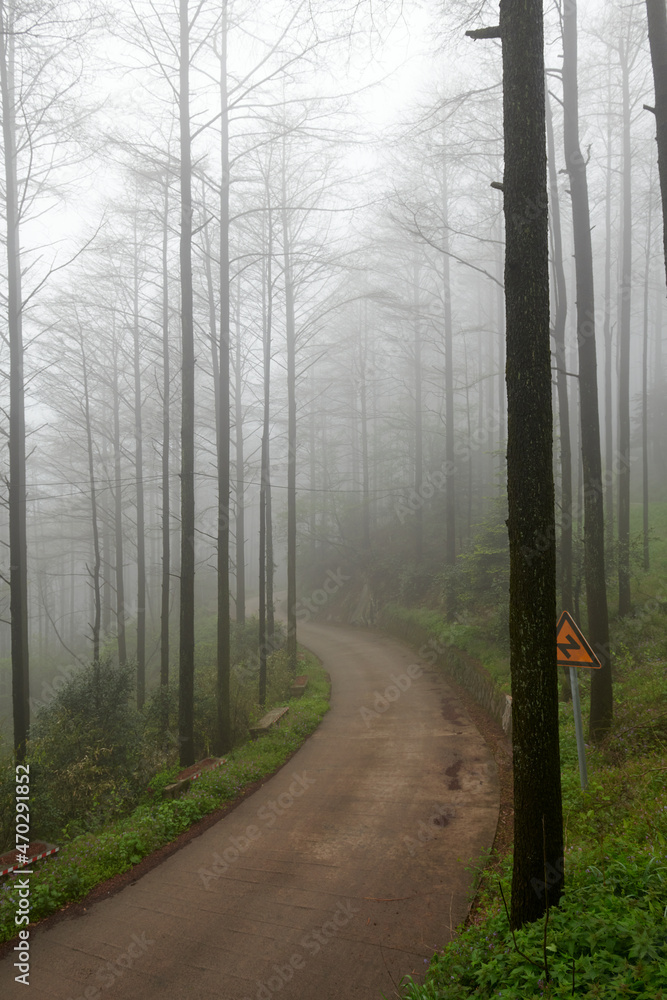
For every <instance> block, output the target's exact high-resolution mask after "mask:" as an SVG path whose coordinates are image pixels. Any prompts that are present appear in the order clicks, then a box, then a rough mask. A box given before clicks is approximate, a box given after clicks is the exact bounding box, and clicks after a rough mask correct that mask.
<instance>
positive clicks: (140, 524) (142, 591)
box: [132, 215, 146, 709]
mask: <svg viewBox="0 0 667 1000" xmlns="http://www.w3.org/2000/svg"><path fill="white" fill-rule="evenodd" d="M133 278H134V281H133V312H134V315H133V319H132V333H133V362H134V470H135V471H134V475H135V479H136V490H137V708H138V709H142V708H143V706H144V701H145V700H146V537H145V536H146V529H145V520H146V515H145V508H144V441H143V428H142V420H141V416H142V414H141V350H140V340H139V245H138V240H137V219H136V215H135V219H134V274H133Z"/></svg>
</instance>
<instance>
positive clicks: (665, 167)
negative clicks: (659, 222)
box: [646, 0, 667, 275]
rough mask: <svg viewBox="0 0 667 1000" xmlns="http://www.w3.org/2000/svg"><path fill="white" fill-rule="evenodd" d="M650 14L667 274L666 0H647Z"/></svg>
mask: <svg viewBox="0 0 667 1000" xmlns="http://www.w3.org/2000/svg"><path fill="white" fill-rule="evenodd" d="M646 14H647V17H648V38H649V44H650V47H651V62H652V64H653V81H654V84H655V122H656V135H657V142H658V171H659V173H660V194H661V197H662V218H663V249H664V255H665V274H666V275H667V225H666V223H667V9H666V6H665V0H646Z"/></svg>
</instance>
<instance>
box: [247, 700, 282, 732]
mask: <svg viewBox="0 0 667 1000" xmlns="http://www.w3.org/2000/svg"><path fill="white" fill-rule="evenodd" d="M288 712H289V705H284V706H283V707H282V708H272V709H271V711H270V712H267V713H266V715H265V716H264V717H263V718H261V719H260V720H259V722H258V723H257V725H255V726H251V727H250V735H251V736H252V738H253V739H254V738H255V736H260V735H261V734H262V733H267V732H268V731H269V729H270V728H271V726H274V725H276V723H278V722H280V720H281V719H282V717H283V716H284V715H287V713H288Z"/></svg>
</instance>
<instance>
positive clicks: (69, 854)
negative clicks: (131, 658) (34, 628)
mask: <svg viewBox="0 0 667 1000" xmlns="http://www.w3.org/2000/svg"><path fill="white" fill-rule="evenodd" d="M211 627H212V625H211V622H210V621H208V619H202V620H201V622H200V628H199V633H198V636H199V638H200V639H201V642H199V643H198V646H197V650H198V657H199V662H198V665H197V682H198V683H197V692H198V697H197V702H196V705H195V739H196V744H197V753H198V759H199V758H202V757H205V756H208V755H209V751H210V741H211V737H212V733H213V732H214V718H215V689H214V685H215V676H214V671H215V666H214V664H215V659H214V653H213V647H212V646H211V644H209V643H207V641H206V636H207V630H209V631H210V629H211ZM255 634H256V620H254V619H251V620H250V621H248V622H247V623H246V624H245V625H244V626H238V627H236V628H235V630H234V639H235V643H234V646H235V649H234V653H235V657H234V658H235V665H236V668H237V670H236V671H235V673H234V675H233V677H234V682H233V685H232V720H233V726H234V747H233V749H232V750H231V751H230V752H229V753H228V754H227V755H226V758H225V760H226V763H225V764H224V765H223V766H222V767H219V768H217V769H216V770H214V771H211V772H208V773H204V774H203V775H202V776H201V777H200V778H198V779H197V781H196V782H195V783H194V784H193V785H192V786H191V788H190V790H189V791H188V792H187V794H185V795H183V796H182V797H181V798H177V799H169V800H164V799H163V798H162V790H163V788H164V787H165V786H166V785H168V784H169V783H171V782H172V781H173V780H174V777H175V776H176V774H177V773H178V772H179V770H180V764H179V762H178V741H177V739H175V738H174V736H173V732H174V731H175V724H174V722H175V713H176V702H175V698H173V697H172V699H171V702H170V704H169V705H168V706H167V707H168V710H169V713H168V718H169V725H168V727H167V729H166V730H165V728H164V726H163V724H162V720H163V718H164V715H163V708H164V706H163V704H162V703H161V701H160V696H159V691H158V692H156V694H155V696H154V697H153V699H151V700H150V701H148V702H147V704H146V706H145V709H144V711H142V712H139V711H137V710H136V709H135V708H134V707H133V705H132V695H133V671H132V669H131V667H120V666H118V665H117V664H115V663H114V662H112V661H109V662H106V663H102V664H97V665H92V666H90V667H87V668H85V669H83V670H81V671H80V672H79V673H77V674H76V675H75V676H74V677H73V678H72V680H71V681H70V682H69V683H68V684H67V685H66V686H64V687H63V688H62V689H61V690H60V691H59V692H58V694H57V695H56V696H55V697H54V699H53V700H52V701H51V702H50V704H48V705H46V706H44V707H43V708H41V709H40V711H39V712H38V714H37V718H36V720H35V725H34V727H33V730H32V731H31V740H30V744H29V753H28V759H27V763H28V764H29V766H30V778H31V802H30V824H31V830H32V831H33V834H34V835H38V836H39V837H40V838H43V839H46V840H52V841H54V842H55V843H57V844H58V845H60V850H59V852H58V854H57V855H55V857H53V858H50V859H48V861H46V862H43V863H42V864H41V865H40V866H38V867H36V868H35V872H34V874H33V875H32V876H31V900H30V901H31V920H32V921H33V922H35V921H38V920H41V919H42V918H44V917H46V916H48V915H49V914H51V913H54V912H55V911H57V910H59V909H60V908H61V907H63V906H65V905H66V904H67V903H69V902H71V901H74V900H79V899H82V898H83V897H84V896H86V895H87V894H88V893H89V892H90V891H91V890H92V889H93V888H94V887H95V886H97V885H98V884H99V883H101V882H104V881H105V880H108V879H112V878H113V877H114V876H117V875H119V874H120V873H122V872H125V871H127V870H128V869H130V868H132V867H133V866H134V865H136V864H138V863H139V862H140V861H141V860H142V858H145V857H146V856H147V855H150V854H151V853H153V852H155V851H157V850H158V849H159V848H162V847H163V846H164V845H166V844H169V843H171V842H172V841H174V840H175V839H176V838H177V837H179V835H181V834H182V833H183V832H184V831H186V830H187V829H188V828H189V827H191V826H192V825H193V824H195V823H198V822H199V821H201V820H202V819H203V818H204V817H207V816H210V815H211V814H212V813H215V812H217V811H218V810H220V809H221V807H224V806H229V805H231V804H232V803H233V802H234V801H235V800H236V799H238V798H240V797H242V796H243V795H244V793H245V792H246V791H247V790H249V788H250V787H251V786H252V785H253V784H254V782H256V781H258V780H260V779H262V778H265V777H267V776H268V775H270V774H273V773H274V772H275V771H276V770H277V769H278V768H279V767H281V766H282V765H283V764H284V763H285V762H286V761H287V760H288V758H289V757H290V756H291V755H292V754H293V753H294V752H295V751H296V750H297V749H298V747H299V746H300V745H301V744H302V743H303V741H304V740H305V739H306V738H307V737H308V736H309V735H310V733H311V732H312V731H313V730H314V729H315V728H316V727H317V725H318V723H319V721H320V719H321V718H322V716H323V715H324V713H325V712H326V711H327V709H328V693H329V683H328V678H327V675H326V674H325V672H324V671H323V669H322V668H321V666H320V664H319V663H318V662H317V661H316V659H315V658H314V657H313V656H312V655H311V654H309V653H302V654H301V661H300V663H299V668H300V670H301V672H302V673H303V674H306V675H307V676H308V678H309V682H308V688H307V692H306V694H305V695H304V696H303V697H302V698H300V699H299V700H298V701H296V702H292V703H291V704H290V711H289V713H288V715H287V716H286V717H285V720H284V721H283V722H282V723H281V725H280V726H279V727H278V728H276V729H274V730H273V731H272V732H271V733H270V734H267V735H265V736H263V737H262V739H261V740H257V741H254V742H253V741H250V739H249V727H250V726H251V725H252V723H253V721H254V720H255V719H257V718H258V717H259V716H260V715H261V714H263V711H264V709H260V708H259V706H258V704H257V676H256V668H254V665H253V637H254V635H255ZM292 679H293V677H292V674H291V672H290V670H289V669H288V665H287V658H286V653H285V651H284V650H283V649H281V648H278V649H277V650H276V651H275V652H274V653H273V654H272V655H271V656H270V657H269V670H268V690H267V703H266V707H267V708H268V707H271V706H275V705H280V704H286V702H287V699H288V697H289V688H290V685H291V682H292ZM14 794H15V781H14V764H13V761H12V760H11V759H10V758H9V756H7V759H6V760H5V762H4V766H3V768H2V773H1V776H0V849H2V850H9V849H11V848H12V847H13V846H14V844H13V837H14V830H13V826H12V823H13V820H14V810H13V808H12V807H13V802H14V798H13V797H14ZM17 877H18V876H17V875H9V876H6V877H5V878H3V879H1V880H0V942H2V941H7V940H10V939H11V938H13V937H14V936H15V934H16V927H15V924H14V916H15V912H16V905H17V904H16V886H15V883H16V878H17Z"/></svg>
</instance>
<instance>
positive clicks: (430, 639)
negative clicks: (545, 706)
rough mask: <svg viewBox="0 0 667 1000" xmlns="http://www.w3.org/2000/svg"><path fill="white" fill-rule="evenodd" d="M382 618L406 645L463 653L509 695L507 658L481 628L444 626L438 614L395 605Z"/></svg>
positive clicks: (385, 610) (462, 625)
mask: <svg viewBox="0 0 667 1000" xmlns="http://www.w3.org/2000/svg"><path fill="white" fill-rule="evenodd" d="M382 617H383V620H384V621H385V622H387V623H388V624H390V626H391V627H392V631H394V629H395V628H396V627H398V630H400V631H402V632H403V634H404V635H405V638H406V639H407V641H413V642H415V644H416V645H418V646H422V645H424V644H428V646H429V647H430V648H432V649H435V650H436V651H437V652H443V653H444V652H446V650H447V649H448V648H450V647H451V648H453V649H460V650H463V651H464V652H465V653H468V654H469V655H470V656H472V657H474V658H475V659H476V660H478V661H479V663H481V665H482V666H483V667H484V670H485V671H486V673H487V674H488V675H489V677H490V678H491V679H492V680H493V681H494V683H495V684H496V686H497V687H498V689H499V690H500V691H502V692H503V693H505V694H509V693H510V666H509V655H508V654H507V653H506V652H505V651H504V650H502V649H499V648H498V646H497V645H496V644H494V643H493V642H491V641H490V640H489V638H488V637H487V636H486V635H485V633H484V629H483V627H482V626H481V625H477V624H472V623H464V622H460V621H458V622H448V621H446V620H445V618H444V617H443V615H442V613H441V612H439V611H432V610H430V609H428V608H404V607H401V606H400V605H398V604H388V605H387V606H386V607H385V608H383V611H382Z"/></svg>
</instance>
